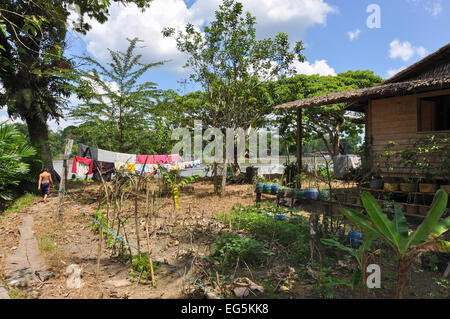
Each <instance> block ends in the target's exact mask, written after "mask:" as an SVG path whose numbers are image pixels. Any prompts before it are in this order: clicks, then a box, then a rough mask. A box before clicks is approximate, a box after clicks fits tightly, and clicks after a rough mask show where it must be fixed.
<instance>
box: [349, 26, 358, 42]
mask: <svg viewBox="0 0 450 319" xmlns="http://www.w3.org/2000/svg"><path fill="white" fill-rule="evenodd" d="M360 33H361V30H360V29H356V30H355V31H349V32H347V34H348V37H349V39H350V41H353V40H355V39H358V38H359V34H360Z"/></svg>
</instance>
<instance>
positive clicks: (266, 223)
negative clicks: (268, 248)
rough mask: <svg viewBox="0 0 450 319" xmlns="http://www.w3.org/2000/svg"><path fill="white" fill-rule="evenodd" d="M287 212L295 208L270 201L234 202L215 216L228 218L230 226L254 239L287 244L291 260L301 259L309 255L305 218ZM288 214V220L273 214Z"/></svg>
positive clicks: (226, 219) (223, 220)
mask: <svg viewBox="0 0 450 319" xmlns="http://www.w3.org/2000/svg"><path fill="white" fill-rule="evenodd" d="M290 213H294V212H293V211H291V210H290V209H286V208H282V207H276V206H274V205H270V204H260V205H252V206H246V207H244V206H241V205H237V206H235V207H234V208H233V211H232V212H231V213H229V214H224V213H220V214H217V215H216V218H217V219H219V220H221V221H222V222H224V223H226V224H228V223H230V221H231V224H232V226H233V229H238V228H239V229H240V230H245V231H247V232H248V233H249V234H250V235H251V236H252V237H254V238H255V239H256V240H259V241H269V242H277V243H278V244H280V245H282V246H284V247H285V248H286V254H287V257H288V258H289V259H290V260H292V261H294V262H298V263H302V262H304V261H305V260H306V259H307V257H308V255H309V224H308V219H307V218H306V217H304V216H301V215H295V216H294V215H292V214H290ZM287 214H289V215H291V216H290V219H289V220H288V219H287V218H286V220H278V219H277V218H276V217H282V216H286V215H287ZM294 217H295V218H294Z"/></svg>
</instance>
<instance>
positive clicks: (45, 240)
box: [38, 234, 56, 251]
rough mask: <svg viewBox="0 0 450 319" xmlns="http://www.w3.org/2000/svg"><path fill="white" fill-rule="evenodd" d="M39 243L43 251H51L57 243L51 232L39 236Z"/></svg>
mask: <svg viewBox="0 0 450 319" xmlns="http://www.w3.org/2000/svg"><path fill="white" fill-rule="evenodd" d="M38 243H39V249H40V250H41V251H51V250H54V249H55V248H56V245H55V243H54V242H53V240H52V235H49V234H46V235H41V236H39V240H38Z"/></svg>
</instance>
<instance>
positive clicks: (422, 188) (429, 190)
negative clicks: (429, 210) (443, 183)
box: [419, 183, 437, 193]
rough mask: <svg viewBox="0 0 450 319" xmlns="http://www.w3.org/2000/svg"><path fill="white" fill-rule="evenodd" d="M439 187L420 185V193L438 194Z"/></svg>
mask: <svg viewBox="0 0 450 319" xmlns="http://www.w3.org/2000/svg"><path fill="white" fill-rule="evenodd" d="M436 191H437V185H434V184H425V183H424V184H419V192H421V193H436Z"/></svg>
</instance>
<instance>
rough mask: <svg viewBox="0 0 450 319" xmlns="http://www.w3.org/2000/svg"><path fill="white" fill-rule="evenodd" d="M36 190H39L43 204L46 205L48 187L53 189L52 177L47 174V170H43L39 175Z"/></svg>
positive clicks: (48, 192)
mask: <svg viewBox="0 0 450 319" xmlns="http://www.w3.org/2000/svg"><path fill="white" fill-rule="evenodd" d="M38 184H39V185H38V189H39V190H41V193H42V195H43V196H44V203H47V197H48V194H50V186H51V187H53V180H52V175H50V173H49V172H48V169H47V168H44V169H43V170H42V172H41V174H40V175H39V183H38Z"/></svg>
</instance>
